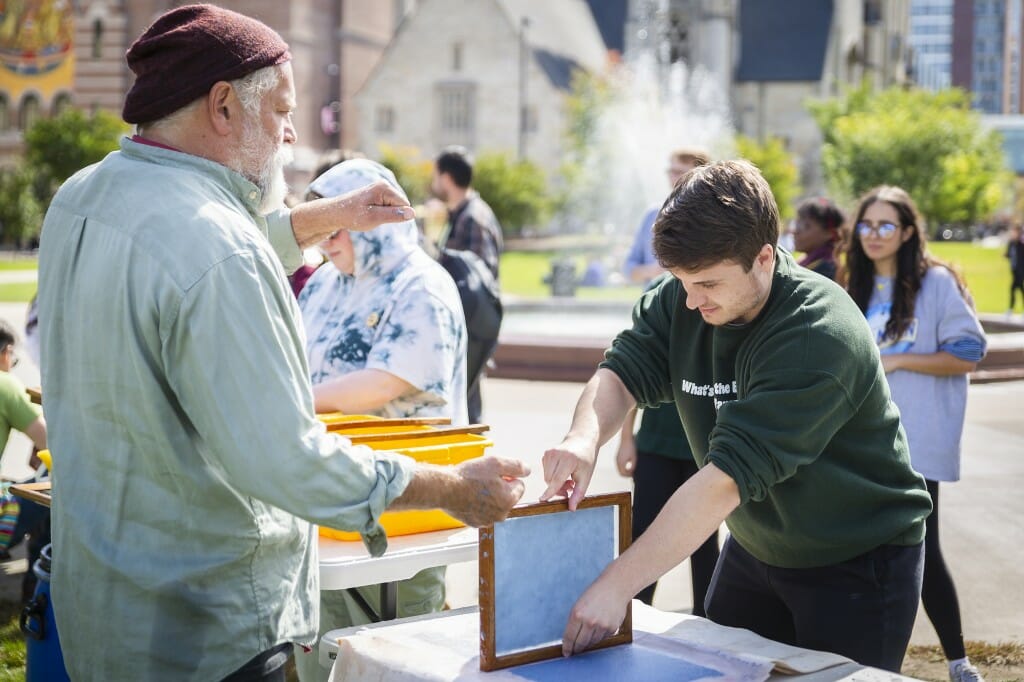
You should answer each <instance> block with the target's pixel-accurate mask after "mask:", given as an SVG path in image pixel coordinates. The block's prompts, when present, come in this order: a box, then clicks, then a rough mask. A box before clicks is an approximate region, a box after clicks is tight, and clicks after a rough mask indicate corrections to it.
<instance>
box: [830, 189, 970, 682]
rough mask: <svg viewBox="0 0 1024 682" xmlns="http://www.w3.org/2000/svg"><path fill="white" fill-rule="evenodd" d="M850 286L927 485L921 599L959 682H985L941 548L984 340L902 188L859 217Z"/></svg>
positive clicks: (868, 200) (874, 193)
mask: <svg viewBox="0 0 1024 682" xmlns="http://www.w3.org/2000/svg"><path fill="white" fill-rule="evenodd" d="M855 215H856V218H855V220H854V227H853V233H852V234H851V235H850V239H849V243H848V245H847V250H846V268H845V279H846V281H845V284H846V288H847V290H848V291H849V292H850V295H851V296H852V297H853V299H854V301H856V303H857V305H858V306H859V307H860V309H861V310H862V311H864V314H865V315H866V316H867V319H868V323H869V324H870V325H871V328H872V330H873V331H874V333H875V339H876V341H877V342H878V347H879V351H880V352H881V357H882V366H883V368H884V369H885V372H886V377H887V379H888V380H889V388H890V390H891V391H892V398H893V401H894V402H895V403H896V405H897V406H898V407H899V408H900V417H901V420H902V422H903V428H904V429H905V430H906V432H907V439H908V441H909V443H910V458H911V463H912V464H913V466H914V468H915V469H916V470H917V471H919V472H920V473H921V474H922V475H923V476H924V477H925V479H926V480H927V484H928V493H929V494H930V495H931V498H932V505H933V511H932V514H931V516H930V517H929V518H928V521H927V535H926V537H925V558H924V580H923V583H922V588H921V598H922V602H923V603H924V608H925V612H926V613H927V614H928V618H929V619H930V620H931V622H932V625H934V626H935V630H936V632H937V634H938V636H939V641H940V642H941V644H942V649H943V651H944V653H945V655H946V658H947V659H948V660H949V675H950V679H951V680H954V681H959V680H981V679H982V678H981V675H980V674H979V673H978V670H977V668H975V667H974V666H973V665H971V663H970V661H969V660H968V659H967V655H966V652H965V650H964V638H963V631H962V627H961V622H960V607H959V604H958V601H957V595H956V588H955V586H954V585H953V580H952V577H951V576H950V574H949V570H948V569H947V567H946V563H945V561H944V559H943V557H942V551H941V549H940V547H939V482H940V481H956V480H958V479H959V478H960V438H961V435H962V433H963V424H964V413H965V410H966V406H967V375H968V373H969V372H971V371H972V370H973V369H974V367H975V365H976V364H977V363H978V361H979V360H981V358H982V357H983V356H984V354H985V348H986V340H985V334H984V332H983V331H982V329H981V324H980V323H979V322H978V318H977V316H976V315H975V313H974V306H973V301H972V300H971V297H970V294H969V293H968V291H967V287H966V286H965V284H964V282H963V280H962V279H961V278H960V277H959V276H958V275H957V274H956V273H955V272H954V271H953V270H952V269H951V268H950V267H949V266H948V265H946V264H944V263H942V262H941V261H939V260H938V259H936V258H935V257H934V256H932V255H931V254H930V253H928V249H927V246H926V242H925V224H924V221H923V220H922V218H921V216H920V214H919V213H918V211H917V207H916V206H915V204H914V202H913V200H912V199H911V198H910V196H909V195H908V194H907V193H906V192H905V191H904V190H903V189H901V188H899V187H893V186H882V187H876V188H875V189H873V190H871V191H870V192H868V193H867V195H865V196H864V197H863V198H862V199H861V201H860V204H859V206H858V208H857V212H856V214H855Z"/></svg>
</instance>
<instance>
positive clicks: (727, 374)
mask: <svg viewBox="0 0 1024 682" xmlns="http://www.w3.org/2000/svg"><path fill="white" fill-rule="evenodd" d="M778 236H779V213H778V207H777V206H776V204H775V199H774V198H773V197H772V193H771V188H770V187H769V186H768V183H767V182H766V181H765V179H764V178H763V177H762V176H761V174H760V173H759V172H758V170H757V168H755V167H754V166H753V165H751V164H750V163H748V162H745V161H723V162H719V163H714V164H710V165H707V166H703V167H700V168H696V169H694V170H692V171H691V172H690V173H688V174H687V175H686V176H685V177H683V178H682V180H680V182H679V184H678V185H676V187H675V189H674V190H673V192H672V194H671V195H670V196H669V198H668V200H667V201H666V202H665V205H664V206H663V207H662V209H661V211H660V213H659V215H658V218H657V220H656V222H655V225H654V252H655V255H656V256H657V257H658V260H659V261H660V263H661V264H662V265H663V266H664V267H665V269H666V270H668V271H669V272H670V273H671V274H672V277H671V278H666V279H665V281H663V282H661V284H659V285H658V286H657V287H656V288H655V289H653V290H652V291H649V292H648V293H646V294H644V296H643V297H642V298H641V299H640V301H639V302H638V303H637V305H636V307H635V308H634V312H633V325H632V327H631V328H630V329H627V330H625V331H623V332H622V333H620V334H619V335H618V337H616V339H615V341H614V342H613V345H612V347H611V348H610V349H609V350H608V351H607V353H606V356H605V360H604V362H603V363H601V365H600V367H599V368H598V370H597V372H596V373H595V374H594V377H593V378H592V379H591V380H590V382H589V383H588V384H587V386H586V388H585V389H584V391H583V395H582V396H581V397H580V400H579V403H578V404H577V406H576V411H575V413H574V414H573V419H572V426H571V427H570V429H569V432H568V433H567V434H566V436H565V438H564V439H563V440H562V442H561V443H559V444H558V445H557V446H556V447H554V448H552V449H550V450H548V451H546V452H545V453H544V457H543V468H544V479H545V481H546V482H547V484H548V487H547V489H546V490H545V491H544V493H543V494H542V495H541V499H542V500H547V499H550V498H551V497H552V496H554V495H568V497H569V500H568V506H569V508H570V509H576V508H577V506H578V504H579V503H580V501H581V500H582V499H583V497H584V495H585V494H586V490H587V487H588V485H589V483H590V479H591V477H592V476H593V472H594V465H595V461H596V457H597V451H598V449H599V447H600V446H601V445H603V444H604V443H606V442H607V441H608V440H609V439H610V438H611V437H612V436H613V435H614V434H615V432H616V431H617V430H618V429H619V427H620V426H621V425H622V420H623V417H624V416H625V414H626V412H627V411H629V410H630V409H632V408H634V407H635V406H637V405H639V406H641V407H646V406H648V405H656V404H660V403H662V402H669V401H672V402H674V403H675V406H676V410H677V411H678V414H679V417H680V420H681V421H682V424H683V428H684V430H685V432H686V437H687V440H688V442H689V445H690V449H691V451H692V452H693V457H694V460H695V462H696V463H697V465H698V466H699V467H700V470H699V471H698V472H697V474H696V475H695V476H693V477H692V478H690V480H688V481H687V482H686V483H684V484H683V485H682V486H681V487H680V488H679V489H678V490H677V491H676V492H675V494H673V495H672V497H671V498H670V499H669V500H668V502H667V503H666V504H665V506H664V508H663V509H662V511H661V513H660V514H659V515H658V517H657V518H656V519H655V520H654V522H653V523H652V524H651V526H650V527H649V528H648V529H647V531H646V532H645V533H644V534H643V535H641V536H640V537H639V538H638V539H637V540H636V542H635V543H633V545H632V546H631V547H630V548H629V549H628V550H626V551H625V552H623V553H622V555H621V556H619V558H617V559H616V560H615V561H613V562H612V563H611V564H610V565H609V566H608V567H607V568H606V569H605V570H604V571H603V572H602V574H601V575H600V576H599V577H598V578H597V580H595V581H594V583H593V584H592V585H591V586H590V587H588V588H587V590H586V591H585V592H584V593H583V594H582V596H581V597H580V598H579V600H578V601H577V602H576V604H575V605H574V606H573V608H572V610H571V612H570V616H569V621H568V623H567V625H566V627H565V630H564V632H563V639H562V651H563V653H565V654H566V655H569V654H572V653H576V652H579V651H583V650H585V649H588V648H590V647H591V646H593V645H594V644H596V643H598V642H600V641H601V640H602V639H604V638H605V637H606V636H608V635H609V634H611V633H613V632H615V631H616V630H617V629H618V628H619V626H620V625H621V624H622V622H623V618H624V616H625V613H626V607H627V605H628V604H629V600H630V599H631V598H632V597H633V595H635V594H636V593H637V592H639V591H640V590H641V589H642V588H644V587H646V586H647V585H649V584H651V583H652V582H654V581H655V580H657V579H658V578H659V577H660V576H662V575H664V573H665V572H666V571H668V570H669V569H670V568H672V567H673V566H675V565H677V564H678V563H679V562H681V561H682V560H683V559H685V558H686V557H687V556H689V555H690V554H691V553H692V552H693V551H694V550H695V549H696V548H697V547H698V546H699V545H700V544H701V543H702V542H704V541H705V540H706V539H707V538H708V537H709V536H710V535H711V533H713V532H714V531H715V530H716V529H717V528H718V527H719V525H720V524H721V523H722V522H723V521H724V522H725V523H726V525H727V526H728V528H729V533H730V535H729V538H728V539H727V540H726V542H725V544H724V546H723V547H722V553H721V557H720V559H719V561H718V565H717V566H716V568H715V575H714V578H713V579H712V583H711V588H710V591H709V593H708V597H707V600H706V602H705V606H706V609H707V617H708V618H709V619H710V620H712V621H714V622H716V623H720V624H723V625H727V626H732V627H740V628H746V629H749V630H752V631H754V632H756V633H758V634H760V635H762V636H764V637H768V638H770V639H774V640H777V641H780V642H784V643H787V644H792V645H795V646H799V647H805V648H809V649H816V650H822V651H830V652H834V653H837V654H840V655H844V656H848V657H849V658H851V659H853V660H855V661H857V662H859V663H861V664H864V665H871V666H877V667H880V668H884V669H887V670H891V671H899V669H900V666H901V665H902V661H903V656H904V654H905V652H906V647H907V644H908V642H909V641H910V633H911V630H912V629H913V625H914V619H915V616H916V614H917V607H918V602H919V598H920V593H921V572H922V566H923V561H922V560H923V548H922V544H923V543H922V541H923V539H924V534H925V518H926V517H927V516H928V514H929V513H930V512H931V508H932V505H931V500H930V498H929V496H928V492H927V490H926V489H925V483H924V479H923V478H922V477H921V475H920V474H918V473H917V472H915V471H914V470H913V468H912V467H911V465H910V455H909V448H908V447H907V439H906V434H905V433H904V431H903V428H902V426H901V425H900V416H899V410H898V409H897V408H896V406H895V405H894V404H893V402H892V398H891V396H890V393H889V388H888V385H887V383H886V380H885V373H884V370H883V368H882V364H881V361H880V359H879V354H878V349H877V347H876V346H875V342H874V338H873V337H872V335H871V332H870V329H869V328H868V326H867V325H866V324H865V323H864V318H863V315H862V314H861V312H860V310H859V309H858V308H857V306H856V305H855V304H854V303H853V300H852V299H851V298H850V297H849V296H848V295H847V294H846V292H844V291H843V289H842V288H840V287H839V286H838V285H836V284H835V283H834V282H831V281H829V280H827V279H825V278H823V277H821V276H819V275H817V274H815V273H812V272H811V271H809V270H807V269H806V268H802V267H800V266H799V265H797V264H796V262H795V261H794V260H793V258H792V256H790V255H789V254H788V253H787V252H786V251H784V250H781V249H777V248H776V243H777V242H778Z"/></svg>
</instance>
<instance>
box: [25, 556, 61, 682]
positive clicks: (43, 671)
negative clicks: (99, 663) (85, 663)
mask: <svg viewBox="0 0 1024 682" xmlns="http://www.w3.org/2000/svg"><path fill="white" fill-rule="evenodd" d="M52 547H53V545H47V546H46V547H43V550H42V552H40V554H39V559H38V560H37V561H36V565H35V566H34V567H33V570H34V571H35V574H36V577H37V578H39V582H38V583H37V584H36V591H35V594H33V595H32V600H31V601H29V603H28V604H27V605H26V606H25V608H24V609H22V612H21V631H22V632H23V633H25V682H63V681H64V680H67V679H68V673H67V671H66V670H65V669H64V654H63V653H61V650H60V637H58V636H57V622H56V621H55V620H54V619H53V604H52V603H51V600H50V566H51V562H52V561H53V558H52V553H53V550H52Z"/></svg>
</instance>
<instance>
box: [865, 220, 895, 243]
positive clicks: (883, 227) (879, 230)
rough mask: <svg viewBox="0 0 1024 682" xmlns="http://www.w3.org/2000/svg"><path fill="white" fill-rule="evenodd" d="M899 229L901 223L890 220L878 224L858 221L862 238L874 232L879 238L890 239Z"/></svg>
mask: <svg viewBox="0 0 1024 682" xmlns="http://www.w3.org/2000/svg"><path fill="white" fill-rule="evenodd" d="M899 229H900V226H899V225H896V224H895V223H890V222H888V221H887V222H884V223H878V224H877V225H872V224H871V223H868V222H859V223H857V234H859V235H860V236H861V239H863V238H865V237H868V236H870V235H871V234H872V233H874V235H875V236H876V237H878V238H879V239H889V238H890V237H892V236H893V235H894V234H896V232H897V230H899Z"/></svg>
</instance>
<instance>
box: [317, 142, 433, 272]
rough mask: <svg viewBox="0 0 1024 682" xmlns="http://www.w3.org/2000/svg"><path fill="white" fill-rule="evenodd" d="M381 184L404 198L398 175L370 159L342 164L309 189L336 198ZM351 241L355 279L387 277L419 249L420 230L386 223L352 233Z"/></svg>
mask: <svg viewBox="0 0 1024 682" xmlns="http://www.w3.org/2000/svg"><path fill="white" fill-rule="evenodd" d="M378 180H384V181H385V182H387V183H388V184H389V185H391V186H392V187H393V188H395V189H396V190H397V191H398V192H399V194H401V195H402V196H403V197H405V191H404V190H403V189H402V188H401V186H400V185H399V184H398V180H397V179H396V178H395V174H394V173H392V172H391V171H390V170H388V169H387V168H385V167H384V166H382V165H380V164H379V163H377V162H376V161H370V160H369V159H353V160H351V161H345V162H343V163H339V164H338V165H337V166H334V167H333V168H331V169H330V170H328V171H326V172H325V173H324V174H323V175H321V176H320V177H318V178H317V179H315V180H314V181H313V182H312V183H310V185H309V189H310V191H312V192H316V193H317V194H319V195H320V196H322V197H336V196H340V195H342V194H347V193H348V192H352V191H354V190H357V189H360V188H362V187H366V186H367V185H371V184H373V183H374V182H376V181H378ZM407 200H408V199H407ZM349 237H351V239H352V251H353V255H354V260H355V262H354V270H353V276H354V277H355V278H356V279H360V278H363V277H381V276H383V275H386V274H387V273H390V272H391V271H393V270H394V269H395V268H396V267H397V266H399V265H401V264H402V262H404V261H405V260H406V259H407V258H408V257H409V254H410V253H412V252H413V251H416V250H419V248H420V246H419V230H418V228H417V227H416V223H415V222H414V221H412V220H407V221H405V222H402V223H384V224H383V225H378V226H377V227H375V228H373V229H372V230H368V231H366V232H355V231H352V232H350V233H349Z"/></svg>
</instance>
